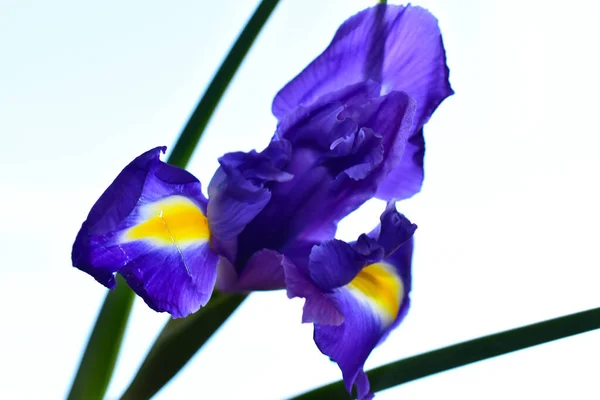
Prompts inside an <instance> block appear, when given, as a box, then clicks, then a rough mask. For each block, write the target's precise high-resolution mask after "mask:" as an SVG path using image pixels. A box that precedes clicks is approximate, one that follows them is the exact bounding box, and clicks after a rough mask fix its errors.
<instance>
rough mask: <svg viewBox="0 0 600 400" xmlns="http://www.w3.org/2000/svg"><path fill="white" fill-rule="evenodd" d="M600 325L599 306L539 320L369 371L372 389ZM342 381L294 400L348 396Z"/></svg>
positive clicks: (399, 383)
mask: <svg viewBox="0 0 600 400" xmlns="http://www.w3.org/2000/svg"><path fill="white" fill-rule="evenodd" d="M594 329H600V308H595V309H593V310H588V311H583V312H579V313H576V314H571V315H567V316H564V317H560V318H555V319H551V320H548V321H544V322H539V323H536V324H532V325H527V326H523V327H521V328H516V329H511V330H509V331H505V332H501V333H496V334H493V335H489V336H484V337H481V338H478V339H474V340H469V341H467V342H463V343H459V344H455V345H452V346H449V347H444V348H442V349H438V350H434V351H430V352H428V353H424V354H420V355H418V356H414V357H410V358H406V359H404V360H400V361H396V362H393V363H391V364H387V365H383V366H381V367H378V368H375V369H372V370H370V371H369V372H367V375H369V381H370V383H371V390H372V391H373V392H378V391H381V390H384V389H388V388H391V387H394V386H397V385H401V384H403V383H406V382H410V381H413V380H416V379H420V378H424V377H426V376H429V375H433V374H437V373H438V372H442V371H447V370H450V369H453V368H457V367H461V366H463V365H467V364H471V363H474V362H477V361H481V360H485V359H488V358H492V357H496V356H499V355H502V354H507V353H510V352H513V351H517V350H521V349H525V348H527V347H531V346H537V345H539V344H542V343H546V342H550V341H553V340H557V339H562V338H566V337H568V336H572V335H577V334H580V333H584V332H588V331H591V330H594ZM347 398H349V396H348V393H347V392H346V389H345V388H344V385H343V382H342V381H338V382H335V383H332V384H330V385H327V386H323V387H321V388H318V389H315V390H312V391H310V392H307V393H304V394H302V395H299V396H297V397H294V398H293V399H292V400H317V399H323V400H325V399H347Z"/></svg>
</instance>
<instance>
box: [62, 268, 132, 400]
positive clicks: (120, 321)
mask: <svg viewBox="0 0 600 400" xmlns="http://www.w3.org/2000/svg"><path fill="white" fill-rule="evenodd" d="M132 304H133V292H132V291H131V290H130V289H129V287H128V286H127V283H126V282H125V280H124V279H123V278H121V277H120V276H118V277H117V287H116V288H115V289H114V290H112V291H111V292H110V293H109V295H108V296H106V299H105V300H104V304H103V305H102V309H101V310H100V314H98V318H97V319H96V325H95V326H94V329H93V331H92V334H91V336H90V339H89V340H88V344H87V347H86V349H85V353H84V354H83V357H82V359H81V362H80V364H79V370H78V371H77V375H76V376H75V380H74V381H73V386H72V387H71V392H70V393H69V396H68V399H69V400H79V399H89V400H94V399H102V398H103V397H104V393H105V392H106V388H108V384H109V382H110V378H111V376H112V373H113V370H114V367H115V362H116V361H117V355H118V354H119V348H120V347H121V341H122V339H123V333H124V332H125V327H126V326H127V320H128V319H129V313H130V311H131V305H132Z"/></svg>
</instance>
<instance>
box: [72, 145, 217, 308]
mask: <svg viewBox="0 0 600 400" xmlns="http://www.w3.org/2000/svg"><path fill="white" fill-rule="evenodd" d="M161 151H162V152H164V151H165V148H164V147H161V148H156V149H153V150H150V151H148V152H146V153H144V154H142V155H141V156H140V157H138V158H136V159H135V160H134V161H133V162H131V163H130V164H129V165H128V166H127V167H125V169H123V171H122V172H121V173H120V174H119V176H118V177H117V178H116V179H115V181H114V182H113V183H112V184H111V185H110V186H109V187H108V189H107V190H106V191H105V192H104V194H103V195H102V196H101V197H100V199H98V201H97V202H96V204H95V205H94V206H93V207H92V210H91V211H90V214H89V215H88V218H87V220H86V221H85V222H84V223H83V225H82V227H81V230H80V231H79V233H78V235H77V238H76V240H75V243H74V245H73V253H72V261H73V265H74V266H75V267H77V268H79V269H81V270H82V271H84V272H87V273H89V274H90V275H92V276H93V277H94V278H96V280H98V281H99V282H100V283H102V284H103V285H105V286H107V287H108V288H111V289H112V288H114V286H115V279H114V274H115V273H117V272H118V273H121V274H122V275H123V276H124V277H125V279H126V280H127V282H128V284H129V285H130V286H131V288H132V289H133V290H134V291H135V292H136V293H137V294H138V295H139V296H141V297H142V298H143V299H144V300H145V301H146V303H148V305H149V306H150V307H151V308H153V309H154V310H156V311H161V312H162V311H166V312H169V313H170V314H171V315H172V316H173V317H183V316H186V315H188V314H190V313H193V312H195V311H196V310H198V308H199V307H200V306H202V305H204V304H206V302H207V301H208V300H209V299H210V296H211V293H212V290H213V286H214V283H215V279H216V264H217V261H218V258H217V256H216V254H215V253H214V252H213V251H212V250H211V248H210V243H209V238H210V230H209V228H208V222H207V218H206V217H205V214H206V207H207V200H206V198H204V196H203V195H202V191H201V187H200V182H199V181H198V180H197V179H196V178H195V177H194V176H193V175H191V174H190V173H189V172H187V171H185V170H182V169H180V168H177V167H173V166H170V165H168V164H165V163H163V162H161V161H160V153H161Z"/></svg>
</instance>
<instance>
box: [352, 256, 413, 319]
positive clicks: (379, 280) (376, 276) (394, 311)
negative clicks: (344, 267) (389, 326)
mask: <svg viewBox="0 0 600 400" xmlns="http://www.w3.org/2000/svg"><path fill="white" fill-rule="evenodd" d="M348 288H349V289H350V290H352V291H353V292H355V293H356V292H358V293H360V294H361V297H363V296H364V297H365V298H366V299H367V301H368V302H369V303H371V305H373V306H374V307H375V308H376V309H377V310H378V311H379V313H380V314H381V316H382V317H383V318H384V319H385V320H386V322H391V321H393V320H394V319H396V316H397V315H398V311H399V310H400V304H401V302H402V298H403V297H404V284H403V283H402V280H401V279H400V277H399V276H398V275H397V274H396V271H395V268H394V266H393V265H390V264H388V263H384V262H381V263H375V264H371V265H367V266H366V267H364V268H363V269H362V270H361V271H360V272H359V273H358V275H356V277H355V278H354V279H353V280H352V281H351V282H350V283H349V284H348Z"/></svg>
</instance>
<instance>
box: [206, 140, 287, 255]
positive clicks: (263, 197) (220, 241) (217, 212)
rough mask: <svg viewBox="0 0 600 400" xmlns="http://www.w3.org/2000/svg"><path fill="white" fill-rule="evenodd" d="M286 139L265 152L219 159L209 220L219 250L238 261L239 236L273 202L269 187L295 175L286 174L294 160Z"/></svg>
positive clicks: (272, 145)
mask: <svg viewBox="0 0 600 400" xmlns="http://www.w3.org/2000/svg"><path fill="white" fill-rule="evenodd" d="M290 153H291V146H290V144H289V142H287V141H286V140H278V141H272V142H271V144H270V145H269V147H268V148H267V149H266V150H265V151H263V152H262V153H257V152H255V151H252V152H250V153H242V152H238V153H229V154H226V155H224V156H223V157H221V158H220V159H219V162H220V163H221V167H220V168H219V169H218V170H217V172H216V173H215V175H214V176H213V178H212V180H211V182H210V184H209V186H208V194H209V197H210V202H209V204H208V219H209V222H210V226H211V229H212V232H213V235H214V238H215V246H216V248H217V249H218V251H219V252H220V253H221V254H222V255H224V256H226V257H227V258H228V259H229V261H230V262H232V263H233V262H234V261H235V253H236V251H237V236H238V235H239V234H240V233H241V232H242V230H243V229H244V228H245V227H246V225H247V224H248V223H249V222H250V221H251V220H252V219H253V218H255V217H256V215H258V214H259V213H260V212H261V211H262V209H263V208H264V207H265V206H266V205H267V203H268V202H269V200H270V199H271V191H270V190H269V187H268V185H269V184H270V183H271V182H285V181H288V180H290V179H292V177H293V176H292V175H291V174H289V173H287V172H285V171H283V170H282V167H284V166H285V165H287V162H288V160H289V158H290Z"/></svg>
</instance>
